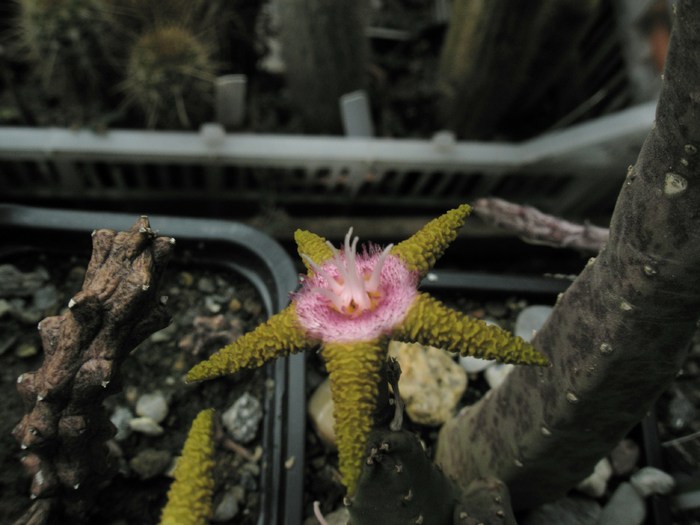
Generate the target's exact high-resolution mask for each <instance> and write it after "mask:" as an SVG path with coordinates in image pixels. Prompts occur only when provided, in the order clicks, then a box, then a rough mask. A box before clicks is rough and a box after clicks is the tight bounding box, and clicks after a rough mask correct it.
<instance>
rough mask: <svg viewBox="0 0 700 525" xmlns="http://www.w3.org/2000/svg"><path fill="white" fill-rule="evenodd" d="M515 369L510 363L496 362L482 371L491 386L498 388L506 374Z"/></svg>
mask: <svg viewBox="0 0 700 525" xmlns="http://www.w3.org/2000/svg"><path fill="white" fill-rule="evenodd" d="M514 369H515V365H512V364H505V365H504V364H500V363H499V364H496V365H493V366H490V367H488V368H487V369H486V371H485V372H484V378H485V379H486V382H487V383H488V384H489V386H490V387H491V388H498V387H499V386H501V384H502V383H503V381H505V380H506V377H508V374H510V373H511V372H512V371H513V370H514Z"/></svg>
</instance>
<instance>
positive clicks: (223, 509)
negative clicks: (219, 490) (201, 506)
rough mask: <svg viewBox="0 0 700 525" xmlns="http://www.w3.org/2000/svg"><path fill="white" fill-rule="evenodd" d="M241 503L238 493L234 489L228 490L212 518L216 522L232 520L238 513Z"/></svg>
mask: <svg viewBox="0 0 700 525" xmlns="http://www.w3.org/2000/svg"><path fill="white" fill-rule="evenodd" d="M234 488H235V487H234ZM239 503H240V500H239V499H238V494H236V493H235V492H233V491H232V490H229V491H226V492H225V493H224V495H223V497H222V498H221V501H220V502H219V503H218V505H217V506H216V508H215V509H214V516H212V519H211V520H212V521H214V522H216V523H222V522H225V521H230V520H232V519H233V518H234V517H235V516H236V514H238V509H239Z"/></svg>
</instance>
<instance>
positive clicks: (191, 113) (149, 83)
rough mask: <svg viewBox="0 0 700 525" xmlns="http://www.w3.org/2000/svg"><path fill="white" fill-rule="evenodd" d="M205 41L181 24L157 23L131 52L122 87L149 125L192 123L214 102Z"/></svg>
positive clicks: (137, 41)
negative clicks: (159, 25) (158, 24)
mask: <svg viewBox="0 0 700 525" xmlns="http://www.w3.org/2000/svg"><path fill="white" fill-rule="evenodd" d="M210 56H211V53H210V50H209V49H208V47H207V46H206V44H204V43H203V42H201V41H200V40H199V39H198V38H197V37H196V36H195V35H194V34H193V33H192V32H191V31H190V30H188V29H186V28H184V27H182V26H179V25H165V26H162V27H156V28H154V29H151V30H149V31H147V32H146V33H144V34H143V35H141V36H140V37H139V38H138V40H136V42H134V44H133V45H132V47H131V49H130V51H129V58H128V65H127V70H126V80H125V81H124V83H123V89H124V91H125V92H126V96H127V103H131V104H135V105H136V106H137V107H138V108H139V109H140V110H141V111H142V112H143V113H144V114H145V116H146V124H147V126H148V127H150V128H152V127H155V126H156V125H162V126H165V127H183V128H190V127H192V126H193V125H194V124H196V123H198V122H201V121H202V120H203V119H204V118H205V116H206V114H207V112H208V111H209V110H210V108H211V106H212V103H211V101H212V97H213V85H214V84H213V83H214V78H215V67H214V63H213V62H212V60H211V59H210Z"/></svg>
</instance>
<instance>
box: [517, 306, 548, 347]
mask: <svg viewBox="0 0 700 525" xmlns="http://www.w3.org/2000/svg"><path fill="white" fill-rule="evenodd" d="M551 313H552V307H551V306H545V305H533V306H528V307H527V308H525V309H524V310H523V311H522V312H520V313H519V314H518V318H517V319H516V321H515V335H517V336H518V337H522V338H523V339H525V341H527V342H530V341H532V338H533V337H534V336H535V333H536V332H537V331H538V330H539V329H540V328H542V325H543V324H544V323H545V321H546V320H547V319H549V315H550V314H551Z"/></svg>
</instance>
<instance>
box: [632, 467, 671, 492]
mask: <svg viewBox="0 0 700 525" xmlns="http://www.w3.org/2000/svg"><path fill="white" fill-rule="evenodd" d="M630 484H631V485H632V486H633V487H634V488H635V489H637V492H639V494H640V495H641V496H642V497H647V496H649V495H650V494H668V493H670V492H671V491H672V490H673V488H674V487H675V486H676V482H675V480H674V479H673V476H671V475H669V474H667V473H666V472H664V471H663V470H659V469H657V468H654V467H644V468H642V469H640V470H638V471H637V472H635V473H634V474H633V475H632V477H631V478H630Z"/></svg>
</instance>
